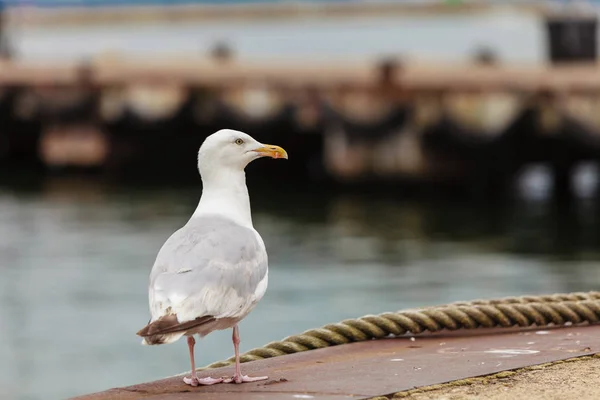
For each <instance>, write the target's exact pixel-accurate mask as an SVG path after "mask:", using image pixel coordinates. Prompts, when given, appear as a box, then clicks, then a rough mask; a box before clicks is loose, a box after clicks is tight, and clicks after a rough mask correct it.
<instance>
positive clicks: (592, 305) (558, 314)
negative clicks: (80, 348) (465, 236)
mask: <svg viewBox="0 0 600 400" xmlns="http://www.w3.org/2000/svg"><path fill="white" fill-rule="evenodd" d="M598 322H600V292H587V293H566V294H553V295H543V296H521V297H505V298H501V299H494V300H475V301H470V302H456V303H451V304H448V305H443V306H434V307H424V308H418V309H411V310H404V311H398V312H386V313H382V314H379V315H365V316H363V317H360V318H357V319H347V320H344V321H341V322H338V323H335V324H328V325H325V326H323V327H321V328H318V329H311V330H308V331H305V332H303V333H301V334H299V335H294V336H288V337H286V338H285V339H283V340H281V341H278V342H271V343H269V344H267V345H265V346H264V347H261V348H257V349H253V350H250V351H248V352H247V353H244V354H242V355H241V356H240V361H241V362H243V363H244V362H249V361H255V360H260V359H264V358H271V357H278V356H282V355H285V354H292V353H298V352H301V351H307V350H313V349H320V348H324V347H329V346H337V345H340V344H346V343H352V342H360V341H364V340H371V339H381V338H384V337H388V336H401V335H406V334H419V333H423V332H425V331H428V332H432V333H433V332H440V331H443V330H448V331H454V330H457V329H476V328H496V327H504V328H509V327H522V328H524V327H531V326H537V327H544V326H564V325H567V324H572V325H575V324H582V323H590V324H593V323H598ZM234 361H235V359H234V358H233V357H231V358H229V359H227V360H224V361H219V362H216V363H213V364H210V365H208V366H207V367H205V368H219V367H225V366H228V365H231V364H233V363H234Z"/></svg>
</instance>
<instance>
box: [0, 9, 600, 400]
mask: <svg viewBox="0 0 600 400" xmlns="http://www.w3.org/2000/svg"><path fill="white" fill-rule="evenodd" d="M599 5H600V2H596V1H577V2H576V1H561V2H551V1H516V0H515V1H484V0H480V1H476V0H473V1H467V0H464V1H461V0H445V1H443V0H439V1H438V0H432V1H417V0H415V1H393V2H391V1H390V2H386V1H360V0H355V1H350V0H348V1H345V0H337V1H318V0H313V1H308V0H306V1H302V0H298V1H294V2H289V1H277V0H271V1H254V0H247V1H243V0H236V1H234V0H227V1H220V2H219V1H192V0H190V1H168V2H167V1H164V2H163V1H158V0H157V1H153V0H148V1H143V0H140V1H134V0H132V1H129V2H126V1H122V0H106V1H102V0H80V1H61V0H58V1H52V0H37V1H36V0H22V1H10V2H8V1H5V2H4V3H3V6H2V8H1V10H2V11H1V18H0V56H1V60H0V237H1V240H0V261H1V264H0V339H1V340H0V398H1V399H5V398H6V399H54V398H66V397H68V396H72V395H76V394H83V393H86V392H92V391H97V390H101V389H106V388H108V387H114V386H118V385H125V384H132V383H136V382H140V381H148V380H151V379H156V378H160V377H164V376H167V375H173V374H175V373H179V372H183V370H184V369H185V365H186V351H187V350H186V347H185V345H184V344H183V343H178V344H174V345H169V346H160V347H153V348H147V347H142V346H140V345H139V342H140V341H139V340H138V339H139V338H137V337H136V336H135V332H136V331H137V330H138V329H139V328H141V327H142V326H143V325H144V324H145V323H146V322H147V318H148V310H147V294H146V285H147V279H148V274H149V271H150V268H151V265H152V263H153V261H154V257H155V255H156V253H157V251H158V249H159V247H160V246H161V245H162V243H163V242H164V240H166V238H167V237H168V236H169V235H170V234H171V233H172V232H173V231H174V230H176V229H177V228H179V227H180V226H181V225H183V224H184V223H185V222H186V221H187V218H189V216H190V215H191V213H192V211H193V210H194V208H195V206H196V202H197V200H198V198H199V196H200V193H201V183H200V179H199V177H198V173H197V171H196V152H197V150H198V147H199V146H200V144H201V143H202V141H203V140H204V138H205V137H206V136H207V135H209V134H211V133H213V132H214V131H216V130H218V129H221V128H233V129H239V130H243V131H245V132H247V133H249V134H251V135H253V136H254V137H255V138H257V139H258V140H260V141H263V142H267V143H273V144H277V145H281V146H282V147H284V148H285V149H286V150H287V151H288V153H289V155H290V160H288V162H277V163H271V162H268V161H266V160H261V161H258V162H255V163H253V164H251V165H250V166H249V167H248V180H249V184H250V194H251V198H252V204H253V210H254V215H255V226H256V227H257V229H258V230H259V231H260V232H261V234H262V235H263V238H264V239H265V242H266V244H267V248H268V251H269V254H270V264H271V273H270V288H269V290H268V292H267V295H266V296H265V299H264V300H263V301H262V303H261V304H260V305H259V306H258V307H257V309H256V311H255V312H254V313H253V314H252V315H251V316H250V317H249V318H247V320H245V321H244V322H243V323H242V325H241V329H242V331H243V335H242V337H243V338H244V340H245V341H244V342H243V343H242V349H243V350H248V349H250V348H252V347H256V346H260V345H263V344H265V343H267V342H269V341H272V340H278V339H281V338H283V337H284V336H287V335H291V334H295V333H299V332H301V331H303V330H305V329H309V328H313V327H317V326H320V325H321V324H324V323H328V322H335V321H338V320H341V319H343V318H349V317H358V316H360V315H363V314H368V313H379V312H383V311H387V310H397V309H401V308H407V307H416V306H425V305H432V304H442V303H447V302H451V301H457V300H468V299H474V298H479V297H499V296H505V295H518V294H525V293H551V292H559V291H560V292H567V291H575V290H592V289H598V287H599V286H600V269H599V268H598V262H599V261H600V252H599V251H598V249H599V248H600V247H599V246H600V208H599V204H600V203H599V201H598V200H599V199H598V192H599V188H600V186H599V185H598V182H599V179H600V170H599V169H598V162H599V161H600V65H599V64H598V59H597V52H598V40H597V37H598V26H597V20H598V15H599V10H600V8H599V7H598V6H599ZM231 352H232V348H231V344H230V337H229V334H225V333H223V334H219V333H217V334H213V335H212V336H209V337H208V338H207V339H205V340H204V341H202V342H200V346H199V349H198V354H197V357H198V359H197V363H198V364H199V365H206V364H208V363H210V362H212V361H216V360H218V359H224V358H227V357H229V356H230V355H231Z"/></svg>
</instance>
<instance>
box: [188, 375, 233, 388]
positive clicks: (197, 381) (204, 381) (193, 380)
mask: <svg viewBox="0 0 600 400" xmlns="http://www.w3.org/2000/svg"><path fill="white" fill-rule="evenodd" d="M183 382H184V383H185V384H186V385H190V386H199V385H204V386H208V385H214V384H215V383H221V382H223V378H211V377H207V378H198V377H197V376H196V375H195V374H193V375H192V376H191V377H189V378H188V377H187V376H186V377H185V378H183Z"/></svg>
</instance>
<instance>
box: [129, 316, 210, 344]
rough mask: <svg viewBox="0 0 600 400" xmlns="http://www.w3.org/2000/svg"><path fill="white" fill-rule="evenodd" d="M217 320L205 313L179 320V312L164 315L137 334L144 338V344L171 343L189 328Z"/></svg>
mask: <svg viewBox="0 0 600 400" xmlns="http://www.w3.org/2000/svg"><path fill="white" fill-rule="evenodd" d="M215 320H216V318H215V317H213V316H212V315H205V316H202V317H198V318H196V319H193V320H191V321H185V322H179V320H178V319H177V314H169V315H163V316H162V317H160V318H158V319H157V320H156V321H151V322H150V323H149V324H148V325H146V326H145V327H143V328H142V329H140V330H139V331H138V332H137V335H138V336H141V337H142V338H143V339H142V344H143V345H157V344H169V343H173V342H175V341H177V340H179V339H180V338H181V337H182V336H183V335H185V334H186V333H187V332H188V331H189V330H191V329H194V328H197V327H199V326H200V325H204V324H207V323H210V322H213V321H215Z"/></svg>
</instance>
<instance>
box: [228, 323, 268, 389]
mask: <svg viewBox="0 0 600 400" xmlns="http://www.w3.org/2000/svg"><path fill="white" fill-rule="evenodd" d="M231 339H232V340H233V348H234V350H235V375H233V377H232V378H227V379H225V380H224V381H223V382H225V383H231V382H235V383H243V382H256V381H264V380H265V379H269V377H268V376H248V375H242V369H241V368H240V332H239V329H238V326H237V324H235V325H234V327H233V335H232V336H231Z"/></svg>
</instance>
